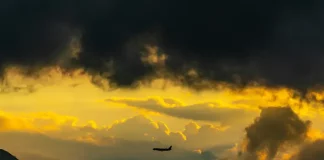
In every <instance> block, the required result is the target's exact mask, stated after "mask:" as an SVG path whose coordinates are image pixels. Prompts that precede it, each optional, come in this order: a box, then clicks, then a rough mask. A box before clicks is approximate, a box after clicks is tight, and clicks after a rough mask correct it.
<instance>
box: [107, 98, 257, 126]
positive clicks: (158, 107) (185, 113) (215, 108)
mask: <svg viewBox="0 0 324 160" xmlns="http://www.w3.org/2000/svg"><path fill="white" fill-rule="evenodd" d="M106 101H108V102H115V103H122V104H126V105H128V106H131V107H137V108H142V109H146V110H150V111H154V112H158V113H163V114H166V115H169V116H173V117H178V118H185V119H191V120H201V121H215V122H221V123H223V124H226V125H228V124H233V122H234V123H235V122H238V121H244V120H245V119H247V117H252V118H253V117H256V116H257V112H253V111H251V110H246V109H243V108H229V107H222V106H221V105H220V104H217V103H201V104H193V105H188V106H183V105H182V104H179V103H177V102H176V101H174V100H172V99H154V98H150V99H147V100H136V99H107V100H106ZM233 117H235V118H233ZM249 120H250V119H249Z"/></svg>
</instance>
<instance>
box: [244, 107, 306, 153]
mask: <svg viewBox="0 0 324 160" xmlns="http://www.w3.org/2000/svg"><path fill="white" fill-rule="evenodd" d="M309 127H310V122H309V121H306V122H305V121H303V120H301V119H300V118H299V116H298V115H297V114H296V113H295V112H293V111H292V109H291V108H290V107H267V108H261V114H260V117H258V118H256V119H255V121H254V123H253V124H251V125H250V126H248V127H247V128H246V140H247V144H246V151H247V152H249V153H250V155H249V157H248V158H247V159H254V158H256V157H266V158H267V159H272V158H274V157H275V156H276V154H277V152H278V150H279V149H280V147H282V146H283V145H286V144H293V145H296V144H298V143H301V142H303V141H304V140H305V139H306V137H307V132H308V129H309Z"/></svg>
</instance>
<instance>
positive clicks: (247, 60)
mask: <svg viewBox="0 0 324 160" xmlns="http://www.w3.org/2000/svg"><path fill="white" fill-rule="evenodd" d="M184 4H185V5H184ZM1 6H2V12H3V14H2V15H1V19H2V21H3V24H5V25H1V28H0V35H2V36H1V39H0V55H1V57H0V59H1V60H0V66H2V69H3V68H4V67H6V66H7V65H21V66H28V67H29V72H27V74H30V73H31V72H32V71H34V70H35V69H37V68H40V67H43V66H48V65H59V66H61V67H62V68H65V69H67V70H69V69H71V68H76V67H77V68H78V67H81V68H84V69H85V70H86V71H88V72H89V73H100V74H101V75H102V76H104V77H107V78H109V79H110V80H111V82H113V83H115V84H117V85H118V86H131V85H133V84H136V81H137V80H139V79H143V78H144V77H145V76H147V75H151V74H155V73H156V71H155V70H156V68H155V66H154V65H152V63H153V62H154V63H155V64H156V63H159V64H160V63H162V62H161V61H163V64H164V67H165V70H167V72H168V73H169V74H166V75H164V76H168V75H171V76H170V77H176V79H177V80H179V82H183V83H184V84H188V85H190V86H195V85H197V84H198V87H199V82H201V80H204V79H206V80H212V81H216V82H219V81H225V82H229V83H235V84H240V85H245V84H247V83H249V82H253V81H258V80H260V79H265V84H267V85H271V86H288V87H291V88H296V89H300V90H303V91H305V90H306V88H309V87H311V86H314V85H316V84H322V82H323V79H324V77H323V74H322V72H321V70H320V68H323V64H322V60H323V56H322V54H321V51H322V49H323V38H322V37H323V32H322V28H323V25H322V24H321V23H317V22H318V21H320V20H321V19H322V18H323V15H324V14H322V8H323V4H322V3H315V2H314V1H308V0H299V1H298V2H296V1H279V0H276V1H275V2H273V1H270V0H266V1H262V2H260V1H257V0H250V1H244V2H242V1H239V0H233V1H204V2H199V3H196V2H195V1H189V2H188V1H181V0H180V1H171V0H155V1H154V2H151V1H146V0H140V1H136V2H135V1H134V2H133V1H125V0H123V1H120V0H112V1H104V2H103V1H100V0H94V1H78V2H76V1H74V0H56V1H51V2H46V3H45V2H43V1H41V0H32V1H28V2H26V1H24V0H15V1H14V3H13V2H12V1H10V0H5V1H3V2H1ZM247 10H248V11H249V12H246V11H247ZM299 15H303V16H299ZM75 37H76V38H75ZM75 39H79V44H78V43H75V42H76V41H75ZM144 45H156V46H158V47H159V48H160V50H157V53H156V58H148V59H150V60H147V59H146V60H145V59H144V60H143V52H145V47H143V46H144ZM70 46H72V48H73V49H68V48H70ZM78 47H79V49H75V48H78ZM65 52H69V54H68V55H67V54H66V53H65ZM72 53H73V54H72ZM164 54H166V56H162V55H164ZM148 57H149V56H148ZM157 57H160V58H157ZM161 57H166V58H161ZM292 59H293V60H292ZM193 68H194V69H195V70H196V72H192V69H193ZM107 72H108V73H107ZM193 73H195V74H193ZM193 75H194V76H193ZM94 82H96V81H94ZM197 82H198V83H197ZM260 82H264V81H260ZM96 84H98V83H96ZM99 84H100V83H99Z"/></svg>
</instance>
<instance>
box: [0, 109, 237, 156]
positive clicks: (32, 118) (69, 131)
mask: <svg viewBox="0 0 324 160" xmlns="http://www.w3.org/2000/svg"><path fill="white" fill-rule="evenodd" d="M0 131H3V132H13V131H19V132H28V133H43V134H46V135H47V136H50V137H53V138H60V139H69V140H77V141H81V142H88V143H92V144H96V145H107V144H110V143H113V142H114V139H111V137H114V138H117V139H124V140H128V141H144V142H162V143H163V144H166V145H175V146H179V147H182V148H185V149H189V150H194V149H206V148H208V147H213V146H216V145H223V144H231V143H233V142H235V141H236V139H235V138H228V137H229V135H231V134H232V133H233V131H231V130H224V129H223V128H221V127H219V126H214V125H211V124H203V125H198V124H196V123H195V122H190V123H188V124H187V125H186V126H184V128H183V130H179V131H172V130H170V129H169V127H168V126H167V124H165V123H163V122H161V121H154V120H152V119H150V118H148V117H147V116H144V115H137V116H134V117H130V118H126V119H123V120H119V121H116V122H115V123H113V124H111V125H109V126H98V125H97V124H96V123H95V122H94V121H88V123H87V124H80V123H78V119H77V118H75V117H69V116H63V115H57V114H53V113H35V114H25V115H24V118H21V117H16V116H13V115H10V114H8V113H3V116H0ZM228 131H230V132H228Z"/></svg>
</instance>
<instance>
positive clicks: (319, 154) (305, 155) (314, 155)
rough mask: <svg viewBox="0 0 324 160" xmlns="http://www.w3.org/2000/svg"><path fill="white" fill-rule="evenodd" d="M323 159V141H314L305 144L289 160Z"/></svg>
mask: <svg viewBox="0 0 324 160" xmlns="http://www.w3.org/2000/svg"><path fill="white" fill-rule="evenodd" d="M322 159H324V140H316V141H315V142H313V143H311V144H307V145H305V146H304V147H302V148H301V149H300V151H299V152H298V153H297V154H296V155H295V156H293V157H292V158H291V160H322Z"/></svg>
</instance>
